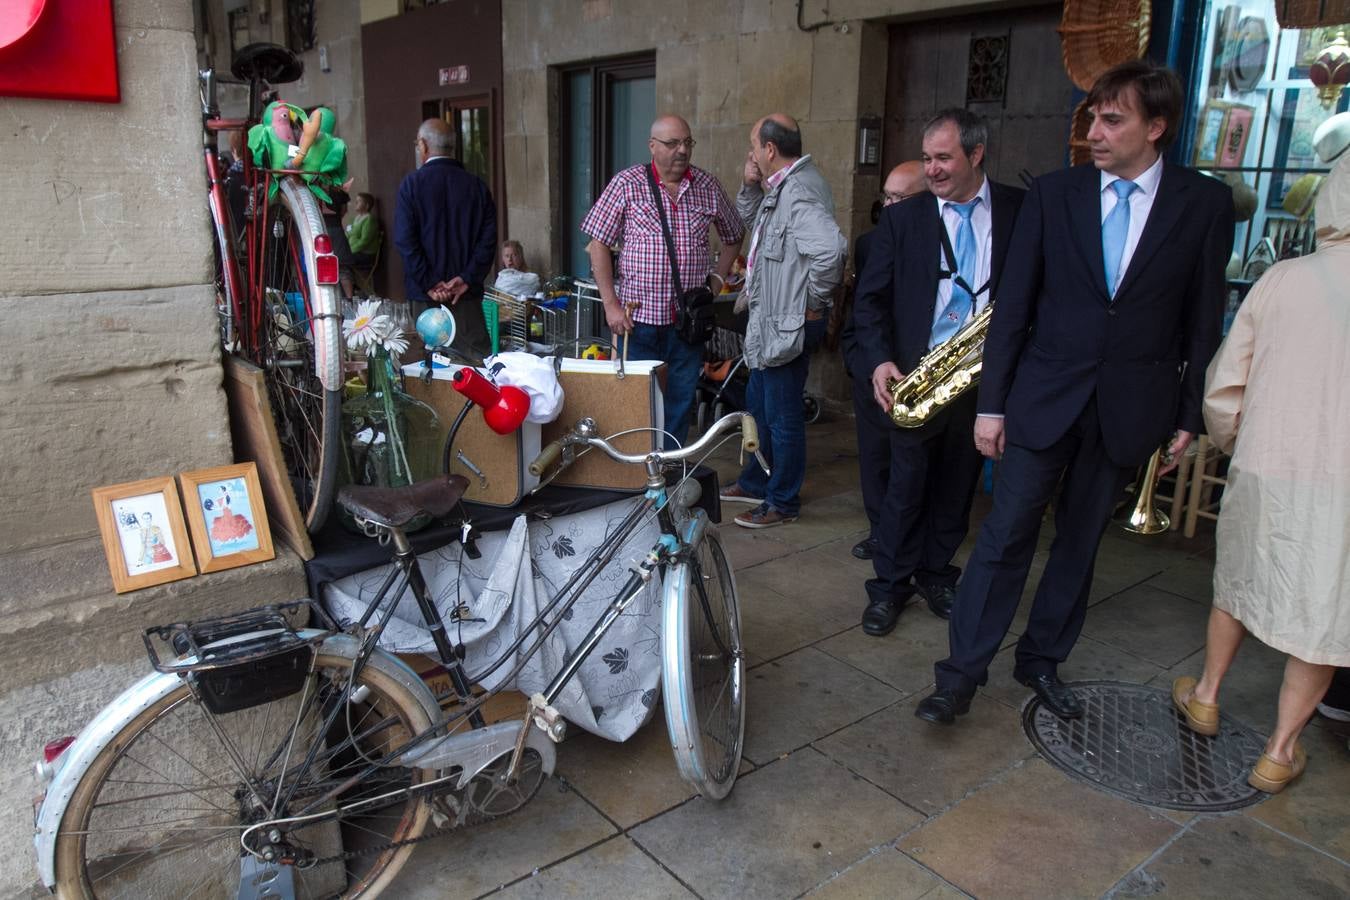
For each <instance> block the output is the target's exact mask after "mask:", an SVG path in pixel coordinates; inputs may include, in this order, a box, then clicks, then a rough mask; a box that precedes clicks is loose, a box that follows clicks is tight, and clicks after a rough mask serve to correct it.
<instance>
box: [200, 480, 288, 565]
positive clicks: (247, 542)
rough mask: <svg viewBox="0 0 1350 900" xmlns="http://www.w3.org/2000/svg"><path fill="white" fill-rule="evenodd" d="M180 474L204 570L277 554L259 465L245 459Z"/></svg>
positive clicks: (245, 562)
mask: <svg viewBox="0 0 1350 900" xmlns="http://www.w3.org/2000/svg"><path fill="white" fill-rule="evenodd" d="M178 479H179V481H180V482H181V483H182V485H183V505H184V506H185V507H186V508H187V521H188V528H189V529H190V530H191V531H192V549H193V550H194V551H195V552H196V554H197V567H198V568H199V569H201V571H202V574H206V573H207V572H219V571H220V570H222V569H233V568H234V567H235V566H247V565H251V564H252V563H256V562H262V561H263V560H267V559H271V558H273V557H274V556H276V553H275V552H274V551H273V549H272V532H271V530H270V529H269V528H268V527H267V512H266V511H265V510H264V508H263V495H262V486H261V484H260V483H259V482H258V468H257V466H255V465H254V464H253V463H251V462H246V463H238V464H237V465H233V466H216V467H215V468H211V469H197V470H196V471H193V472H184V473H183V474H181V475H179V476H178Z"/></svg>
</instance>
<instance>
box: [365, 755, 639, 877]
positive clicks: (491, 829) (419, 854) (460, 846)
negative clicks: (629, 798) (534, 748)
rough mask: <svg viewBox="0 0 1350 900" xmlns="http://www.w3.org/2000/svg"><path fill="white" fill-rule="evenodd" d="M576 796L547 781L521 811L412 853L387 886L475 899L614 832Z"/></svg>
mask: <svg viewBox="0 0 1350 900" xmlns="http://www.w3.org/2000/svg"><path fill="white" fill-rule="evenodd" d="M616 831H617V829H615V827H614V826H613V825H612V824H610V823H609V822H608V821H606V820H605V818H604V817H603V816H601V815H600V814H599V813H597V812H596V811H595V810H594V809H592V808H591V807H590V805H588V804H587V803H586V801H585V800H583V799H582V798H581V797H580V796H579V795H578V794H576V793H575V792H573V791H571V790H568V789H567V787H566V786H565V785H563V784H562V783H561V782H559V781H558V780H557V779H549V780H548V781H546V782H544V784H543V786H542V787H540V788H539V793H538V794H536V795H535V797H534V799H533V800H531V801H530V803H529V805H528V806H526V807H525V809H523V810H521V811H520V812H518V813H516V814H515V815H510V816H507V817H506V818H504V819H499V820H497V821H495V822H489V823H488V824H486V825H480V826H476V827H473V828H469V829H465V830H463V831H453V832H451V833H450V834H447V835H445V836H444V837H440V838H436V839H434V840H430V841H427V842H426V843H424V844H422V845H420V846H419V847H418V848H417V850H416V851H414V853H413V855H412V857H411V858H410V859H409V860H408V864H407V866H405V867H404V869H403V871H402V872H400V873H399V876H398V879H397V882H396V883H395V885H394V886H393V887H392V888H391V891H392V894H391V896H397V897H399V898H403V900H450V898H458V897H477V896H480V895H482V894H484V893H487V892H488V891H492V890H495V889H496V888H498V887H500V886H502V885H505V884H509V883H510V882H512V881H515V880H516V879H518V878H521V877H523V876H525V875H529V874H530V873H531V872H533V871H534V870H535V869H538V868H542V867H544V866H547V865H549V864H550V863H554V862H557V861H559V860H561V859H564V858H566V857H568V856H571V855H572V854H574V853H576V852H577V851H578V850H582V849H585V848H586V847H589V846H591V845H592V844H595V843H598V842H600V841H602V840H604V839H605V838H607V837H609V836H611V835H613V834H615V833H616Z"/></svg>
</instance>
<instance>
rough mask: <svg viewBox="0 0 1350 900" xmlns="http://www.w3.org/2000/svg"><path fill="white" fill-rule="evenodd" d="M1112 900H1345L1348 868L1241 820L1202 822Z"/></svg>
mask: <svg viewBox="0 0 1350 900" xmlns="http://www.w3.org/2000/svg"><path fill="white" fill-rule="evenodd" d="M1291 790H1292V788H1291ZM1114 896H1115V897H1122V898H1123V897H1177V898H1188V900H1189V898H1214V900H1269V898H1286V897H1287V898H1299V900H1333V898H1338V900H1340V898H1345V897H1347V896H1350V866H1347V865H1346V864H1345V863H1344V862H1341V861H1339V860H1335V859H1332V858H1330V857H1328V856H1325V855H1324V854H1321V853H1318V852H1317V851H1316V850H1313V849H1311V848H1309V847H1306V846H1304V845H1303V844H1300V843H1297V842H1296V841H1293V840H1290V839H1289V838H1287V837H1285V836H1284V835H1282V834H1280V833H1279V832H1277V831H1274V830H1272V829H1270V828H1266V827H1265V826H1263V825H1260V824H1258V823H1257V822H1254V821H1252V820H1251V819H1249V818H1247V817H1246V816H1241V815H1229V816H1214V817H1205V818H1202V819H1199V820H1198V821H1196V822H1195V824H1193V825H1191V826H1189V827H1188V828H1187V829H1186V831H1185V833H1184V834H1182V835H1181V837H1180V838H1178V839H1177V840H1176V841H1175V842H1173V843H1172V844H1170V845H1169V846H1168V847H1167V848H1166V849H1164V850H1163V851H1162V852H1161V853H1159V854H1158V855H1157V858H1156V859H1153V860H1151V861H1150V862H1149V863H1148V864H1147V865H1145V866H1143V867H1142V869H1141V871H1140V872H1137V873H1132V875H1131V876H1130V878H1128V879H1126V880H1125V881H1124V882H1123V883H1122V884H1121V886H1120V888H1119V889H1118V890H1117V891H1116V892H1115V893H1114Z"/></svg>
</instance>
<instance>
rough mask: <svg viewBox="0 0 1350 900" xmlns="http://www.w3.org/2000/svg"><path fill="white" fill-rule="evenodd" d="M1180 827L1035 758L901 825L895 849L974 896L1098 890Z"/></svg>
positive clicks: (1035, 895) (1093, 892) (1060, 894)
mask: <svg viewBox="0 0 1350 900" xmlns="http://www.w3.org/2000/svg"><path fill="white" fill-rule="evenodd" d="M1179 828H1180V826H1178V825H1177V824H1176V823H1175V822H1171V821H1169V820H1167V819H1165V818H1163V817H1162V816H1159V815H1156V814H1154V813H1151V812H1149V811H1148V810H1145V809H1142V808H1140V807H1138V806H1136V805H1134V804H1132V803H1129V802H1128V801H1125V800H1121V799H1119V798H1117V797H1112V796H1110V795H1107V794H1104V793H1100V792H1098V791H1095V790H1092V789H1091V788H1089V787H1087V786H1086V785H1083V784H1080V783H1078V782H1076V781H1071V780H1070V779H1069V778H1068V777H1067V776H1065V775H1063V774H1062V773H1060V772H1058V771H1056V770H1054V769H1052V768H1051V767H1050V766H1049V765H1047V764H1046V763H1045V762H1043V761H1041V760H1039V759H1036V760H1032V761H1030V762H1028V763H1026V764H1025V765H1023V766H1021V767H1019V768H1016V769H1013V770H1011V771H1010V772H1009V773H1008V774H1007V775H1006V776H1004V777H1003V778H1001V779H1000V780H999V781H998V782H997V783H995V784H993V785H990V786H988V787H985V788H982V789H981V790H979V791H977V792H976V793H975V794H974V795H973V796H971V797H968V798H966V799H965V800H963V801H961V802H960V803H958V804H957V805H956V806H954V807H953V808H952V809H951V810H949V811H948V812H946V813H944V814H943V815H942V816H940V817H938V818H937V819H934V820H932V821H930V822H929V823H928V824H926V825H924V827H922V828H920V829H918V830H916V831H914V832H911V833H910V834H908V835H906V836H905V837H904V838H903V839H902V840H901V841H900V849H902V850H904V851H905V853H907V854H909V855H910V856H912V857H913V858H914V859H916V860H918V861H919V862H921V863H922V864H923V865H925V866H927V867H928V868H929V869H931V870H933V871H934V872H936V873H937V874H939V875H941V876H942V877H943V878H945V879H946V880H948V881H950V882H951V883H952V884H955V885H956V886H957V887H959V888H961V889H962V890H964V891H966V892H968V893H970V894H972V895H974V896H976V897H984V898H991V900H994V898H1023V897H1025V898H1035V900H1041V898H1045V897H1095V896H1098V895H1100V894H1102V893H1103V892H1104V891H1106V890H1108V889H1109V888H1110V887H1111V886H1112V885H1114V884H1115V883H1116V882H1118V881H1119V880H1120V879H1121V878H1122V877H1124V876H1125V875H1126V874H1127V873H1128V872H1130V870H1132V869H1133V868H1135V867H1136V866H1138V865H1139V864H1140V863H1142V862H1144V861H1145V860H1146V859H1148V858H1149V856H1150V855H1152V854H1153V852H1154V851H1155V850H1157V848H1159V847H1161V846H1162V845H1163V843H1164V842H1165V841H1167V840H1168V839H1169V838H1170V837H1172V835H1174V834H1175V833H1176V832H1177V831H1178V830H1179Z"/></svg>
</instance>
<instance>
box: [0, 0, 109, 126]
mask: <svg viewBox="0 0 1350 900" xmlns="http://www.w3.org/2000/svg"><path fill="white" fill-rule="evenodd" d="M0 96H9V97H47V98H51V99H59V100H101V101H103V102H106V103H116V102H117V101H118V100H120V99H121V94H120V92H119V90H118V86H117V46H116V44H115V43H114V37H113V9H112V0H0Z"/></svg>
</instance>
